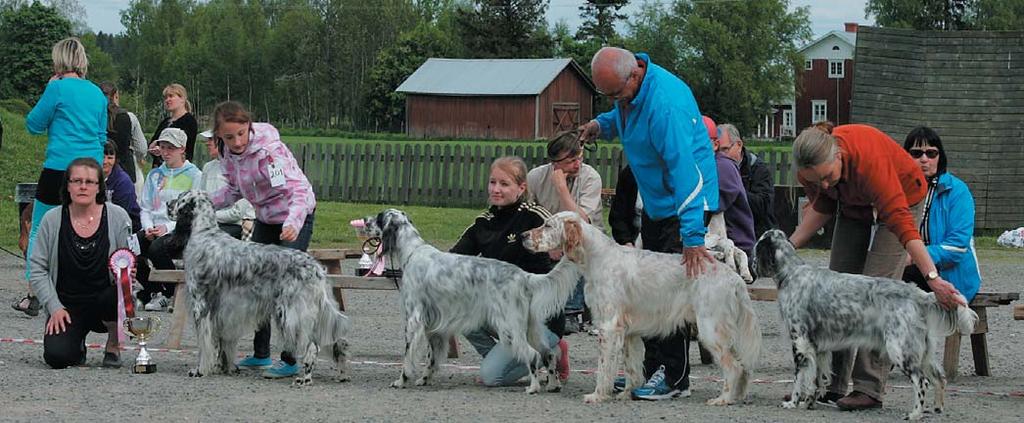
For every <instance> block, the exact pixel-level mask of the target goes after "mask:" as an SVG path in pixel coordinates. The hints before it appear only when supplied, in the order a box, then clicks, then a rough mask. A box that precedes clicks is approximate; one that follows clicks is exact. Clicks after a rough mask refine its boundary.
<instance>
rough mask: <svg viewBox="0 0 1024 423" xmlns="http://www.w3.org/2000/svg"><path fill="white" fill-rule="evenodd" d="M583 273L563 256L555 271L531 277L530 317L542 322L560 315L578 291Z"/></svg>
mask: <svg viewBox="0 0 1024 423" xmlns="http://www.w3.org/2000/svg"><path fill="white" fill-rule="evenodd" d="M582 276H583V273H582V272H581V271H580V268H579V266H578V265H577V264H576V263H573V262H572V261H571V260H569V259H568V258H566V257H565V256H562V259H561V260H559V261H558V264H556V265H555V268H554V269H551V272H549V273H548V274H546V275H531V276H530V282H529V283H530V293H531V295H532V298H531V299H530V315H531V316H534V317H536V318H537V319H539V320H541V321H546V320H547V319H548V318H550V317H552V316H554V315H556V314H558V312H559V311H561V310H562V309H563V308H564V307H565V301H566V300H568V299H569V296H570V295H572V292H573V290H575V289H576V283H577V282H579V280H580V278H581V277H582Z"/></svg>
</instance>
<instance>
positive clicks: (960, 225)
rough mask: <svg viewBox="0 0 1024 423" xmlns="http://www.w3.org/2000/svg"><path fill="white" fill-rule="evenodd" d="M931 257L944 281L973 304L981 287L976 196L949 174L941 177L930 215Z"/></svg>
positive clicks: (929, 252) (929, 245) (929, 250)
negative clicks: (975, 208) (976, 247)
mask: <svg viewBox="0 0 1024 423" xmlns="http://www.w3.org/2000/svg"><path fill="white" fill-rule="evenodd" d="M927 248H928V254H929V255H931V257H932V261H934V262H935V266H936V267H938V268H939V274H940V275H942V278H943V279H945V280H946V281H948V282H949V283H951V284H953V286H955V287H956V289H957V290H959V291H960V293H961V294H963V296H964V298H967V301H968V302H970V301H971V300H972V299H974V295H975V294H977V293H978V289H979V288H980V287H981V272H979V271H978V257H977V255H976V254H975V250H974V196H972V195H971V190H970V189H969V188H967V184H966V183H964V181H962V180H960V179H959V178H957V177H955V176H953V175H952V174H950V173H949V172H945V173H943V174H941V175H939V182H938V184H937V185H936V187H935V193H934V197H933V198H932V205H931V208H930V209H929V211H928V247H927Z"/></svg>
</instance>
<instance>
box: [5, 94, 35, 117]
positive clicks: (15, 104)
mask: <svg viewBox="0 0 1024 423" xmlns="http://www.w3.org/2000/svg"><path fill="white" fill-rule="evenodd" d="M0 108H2V109H6V110H7V111H8V112H11V113H13V114H16V115H21V116H22V117H24V116H25V115H27V114H28V112H30V111H32V106H29V105H28V103H26V102H25V100H22V99H20V98H8V99H4V100H0ZM6 121H7V120H6V119H4V122H6Z"/></svg>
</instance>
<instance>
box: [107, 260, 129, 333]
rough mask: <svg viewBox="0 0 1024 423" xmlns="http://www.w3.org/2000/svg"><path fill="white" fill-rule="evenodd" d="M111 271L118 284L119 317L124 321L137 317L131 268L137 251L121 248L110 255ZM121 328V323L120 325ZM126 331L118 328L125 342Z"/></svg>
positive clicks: (115, 283)
mask: <svg viewBox="0 0 1024 423" xmlns="http://www.w3.org/2000/svg"><path fill="white" fill-rule="evenodd" d="M108 265H109V266H110V271H111V272H113V273H114V278H115V280H114V285H117V319H118V321H121V322H123V321H124V320H125V318H126V317H135V300H134V299H133V298H132V276H131V270H132V268H134V267H135V253H133V252H132V250H129V249H127V248H120V249H118V250H117V251H114V253H113V254H111V255H110V262H109V264H108ZM118 327H119V328H120V327H121V325H118ZM124 337H125V336H124V331H123V330H121V329H118V338H120V340H121V342H122V343H123V342H124Z"/></svg>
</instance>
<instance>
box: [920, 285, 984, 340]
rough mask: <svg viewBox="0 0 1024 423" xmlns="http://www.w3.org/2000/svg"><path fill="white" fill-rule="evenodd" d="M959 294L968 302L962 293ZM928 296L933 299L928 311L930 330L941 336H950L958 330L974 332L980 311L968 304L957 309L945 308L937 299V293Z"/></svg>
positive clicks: (967, 332)
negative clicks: (975, 310) (976, 311)
mask: <svg viewBox="0 0 1024 423" xmlns="http://www.w3.org/2000/svg"><path fill="white" fill-rule="evenodd" d="M957 295H958V296H959V297H960V299H961V300H963V301H964V302H965V303H966V302H967V300H966V299H965V298H964V297H963V296H962V295H960V294H957ZM928 297H929V299H931V301H930V302H929V304H928V311H927V312H926V315H927V316H926V318H927V321H928V330H929V332H932V333H937V334H939V335H941V336H949V335H952V334H953V333H955V332H957V331H959V332H960V333H961V334H963V335H970V334H971V333H972V332H974V325H975V324H977V323H978V313H975V312H974V310H971V309H970V307H966V306H957V307H956V310H945V309H943V308H942V307H940V306H939V303H938V302H936V301H935V294H928Z"/></svg>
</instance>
